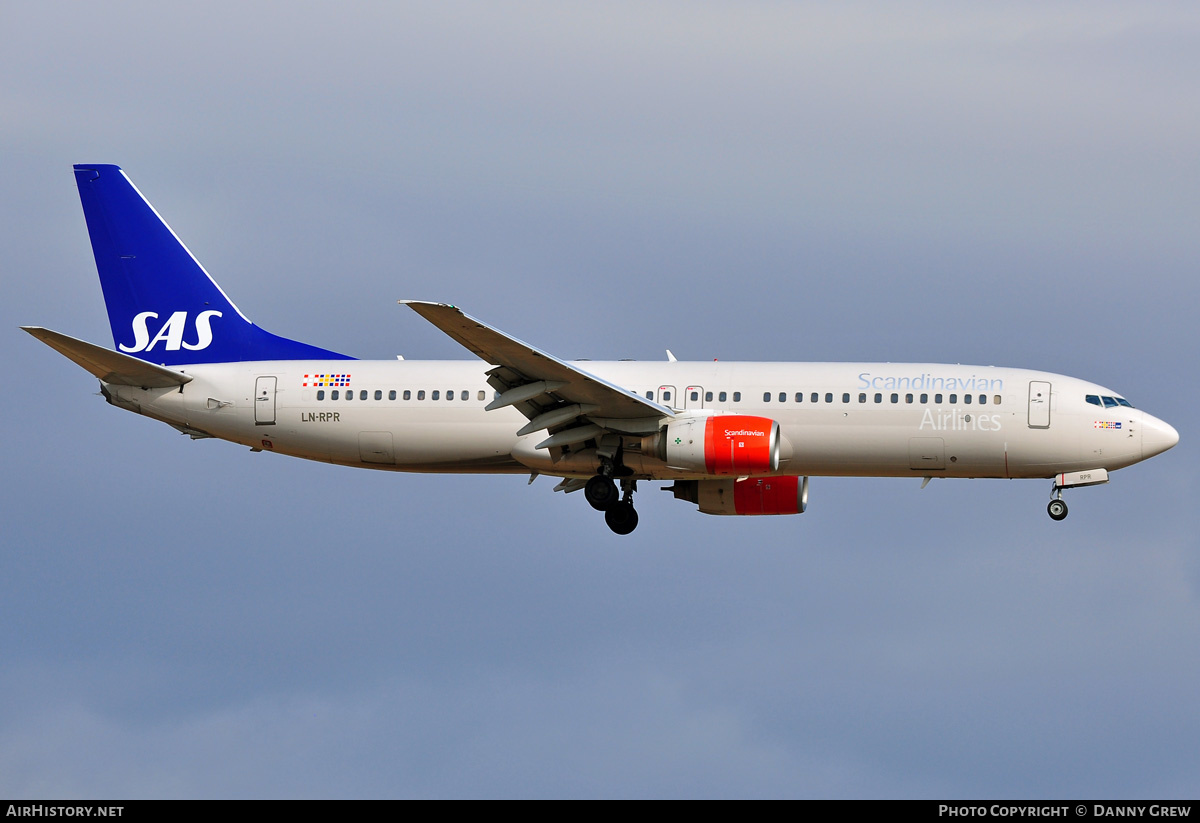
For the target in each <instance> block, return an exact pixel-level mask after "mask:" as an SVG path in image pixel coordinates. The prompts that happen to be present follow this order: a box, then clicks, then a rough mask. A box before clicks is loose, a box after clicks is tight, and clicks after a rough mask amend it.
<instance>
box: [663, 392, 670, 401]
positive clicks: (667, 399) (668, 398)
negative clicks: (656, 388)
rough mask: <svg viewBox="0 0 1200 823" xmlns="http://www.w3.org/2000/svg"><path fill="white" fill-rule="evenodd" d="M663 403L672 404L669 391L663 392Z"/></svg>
mask: <svg viewBox="0 0 1200 823" xmlns="http://www.w3.org/2000/svg"><path fill="white" fill-rule="evenodd" d="M663 402H664V403H670V402H671V393H670V392H669V391H665V392H663Z"/></svg>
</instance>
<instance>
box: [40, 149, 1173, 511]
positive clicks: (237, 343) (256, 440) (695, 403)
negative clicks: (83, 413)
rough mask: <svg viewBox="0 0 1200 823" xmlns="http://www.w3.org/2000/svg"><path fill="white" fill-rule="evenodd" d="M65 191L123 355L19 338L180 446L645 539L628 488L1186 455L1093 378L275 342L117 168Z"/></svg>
mask: <svg viewBox="0 0 1200 823" xmlns="http://www.w3.org/2000/svg"><path fill="white" fill-rule="evenodd" d="M74 169H75V179H76V184H77V186H78V189H79V196H80V199H81V201H82V204H83V212H84V217H85V219H86V222H87V227H88V233H89V235H90V237H91V243H92V250H93V253H94V255H95V258H96V268H97V270H98V272H99V275H100V282H101V286H102V290H103V293H104V301H105V306H106V308H107V310H108V317H109V324H110V326H111V329H112V334H113V342H114V345H115V346H116V350H115V351H114V350H112V349H107V348H104V347H102V346H97V345H94V344H92V343H87V342H85V341H83V340H79V339H76V338H74V337H70V336H68V335H65V334H62V333H59V332H56V331H51V330H49V329H46V328H43V327H40V326H22V328H23V329H24V330H25V331H27V332H29V333H30V334H31V335H33V336H34V337H36V338H38V339H39V340H41V341H42V342H44V343H46V344H47V345H48V346H50V347H51V348H53V349H55V350H56V351H58V352H60V353H61V354H63V355H65V356H66V357H68V358H69V359H71V360H72V361H74V362H75V363H77V364H78V365H80V366H82V367H83V368H84V369H86V370H87V371H89V372H90V373H91V374H93V375H94V376H95V377H97V378H99V380H100V391H101V394H102V395H103V396H104V398H105V400H107V401H108V402H109V403H110V404H112V405H114V406H117V407H118V408H122V409H126V410H129V411H132V412H136V413H138V414H141V415H144V416H146V417H150V418H153V419H155V420H161V421H163V422H164V423H167V424H168V425H170V426H172V427H173V428H175V429H177V430H178V431H180V432H182V433H183V434H186V435H189V436H191V437H192V438H194V439H202V438H219V439H222V440H229V441H232V442H234V443H239V444H241V445H244V446H248V447H250V449H251V451H255V452H263V451H267V452H276V453H278V454H286V455H291V456H294V457H301V458H305V459H309V460H320V461H324V462H328V463H335V464H340V465H345V466H354V467H358V468H367V469H381V470H386V471H406V472H444V473H480V474H518V473H520V474H529V475H530V478H529V482H530V483H532V482H533V480H534V479H535V478H536V477H537V476H539V475H542V474H544V475H548V476H552V477H556V478H558V479H559V482H558V484H557V485H556V486H555V487H554V490H555V491H562V492H566V493H571V492H575V491H579V490H582V491H583V493H584V498H585V499H586V500H587V502H588V504H589V505H590V506H591V507H592V508H593V509H596V510H597V511H600V512H603V513H604V519H605V522H606V524H607V525H608V527H609V528H610V529H611V530H612V531H613V532H615V533H617V534H629V533H630V532H632V531H633V530H634V529H635V528H636V527H637V524H638V514H637V511H636V510H635V508H634V506H633V495H634V492H635V491H636V490H637V484H638V481H639V480H641V481H662V482H669V483H670V484H671V485H670V486H667V487H665V488H664V489H663V490H664V491H670V492H672V493H673V495H674V497H675V498H677V499H681V500H684V501H689V502H691V503H693V504H695V505H696V506H697V508H698V509H699V511H701V512H703V513H705V514H712V515H783V514H799V513H802V512H804V511H805V509H806V508H807V505H808V487H809V478H810V477H814V476H817V477H819V476H854V477H913V478H916V477H920V478H922V488H923V487H924V486H925V485H926V484H928V483H929V482H930V480H931V479H932V478H934V477H969V478H974V477H991V478H1043V479H1052V485H1051V499H1050V502H1049V504H1048V505H1047V511H1048V513H1049V515H1050V517H1051V518H1052V519H1054V520H1062V519H1063V518H1065V517H1066V516H1067V505H1066V502H1065V501H1064V500H1063V499H1062V492H1063V490H1064V489H1068V488H1078V487H1085V486H1092V485H1097V484H1101V483H1106V482H1108V479H1109V473H1110V472H1112V471H1115V470H1117V469H1121V468H1124V467H1126V466H1130V465H1133V464H1134V463H1138V462H1140V461H1142V460H1146V459H1148V458H1150V457H1153V456H1154V455H1157V454H1160V453H1162V452H1164V451H1166V450H1167V449H1170V448H1171V447H1172V446H1174V445H1175V444H1176V443H1178V442H1179V434H1178V432H1176V430H1175V429H1174V428H1173V427H1171V426H1170V425H1169V424H1167V423H1165V422H1163V421H1162V420H1159V419H1157V418H1155V417H1153V416H1151V415H1150V414H1148V413H1146V412H1144V411H1142V410H1140V409H1136V408H1134V406H1133V405H1132V404H1131V403H1130V402H1129V401H1128V400H1126V399H1125V398H1124V397H1123V396H1122V395H1120V394H1118V393H1117V392H1115V391H1112V390H1110V389H1107V388H1104V387H1103V386H1099V385H1097V384H1094V383H1090V382H1087V381H1085V380H1080V379H1077V378H1074V377H1067V376H1064V375H1059V374H1052V373H1049V372H1042V371H1032V370H1027V369H1011V368H997V367H993V366H962V365H945V364H933V363H907V364H905V363H767V362H763V363H753V362H740V363H739V362H723V361H713V362H691V363H689V362H681V361H678V360H676V358H675V357H674V356H673V355H672V354H671V352H670V351H668V352H667V360H666V361H662V362H637V361H617V362H598V361H571V362H568V361H566V360H562V359H560V358H557V357H555V356H554V355H552V354H549V353H547V352H545V351H541V350H539V349H537V348H534V347H533V346H530V345H529V344H527V343H523V342H521V341H520V340H518V339H517V338H515V337H512V336H510V335H508V334H506V333H504V332H502V331H500V330H499V329H496V328H494V327H492V326H490V325H488V324H487V323H484V322H483V321H481V320H478V319H476V318H474V317H471V316H470V315H468V314H466V313H465V312H463V311H462V310H461V309H459V308H458V307H456V306H453V305H448V304H445V303H433V302H423V301H416V300H401V301H400V303H401V305H405V306H407V307H408V308H409V309H411V310H412V311H414V312H416V313H417V314H419V315H420V316H421V317H423V318H425V320H427V321H429V322H430V323H432V324H433V325H434V326H436V327H437V328H438V329H440V330H441V331H442V332H444V333H445V334H447V335H449V336H450V337H451V338H452V339H454V340H455V341H457V342H458V343H460V344H461V345H462V346H464V347H465V348H466V349H468V350H469V351H470V352H471V353H472V354H473V355H475V357H476V358H478V359H477V360H468V361H413V360H403V359H396V360H385V361H371V360H359V359H356V358H353V357H350V356H347V355H344V354H339V353H337V352H333V351H329V350H327V349H323V348H319V347H317V346H313V345H310V344H307V343H301V342H298V341H295V340H290V339H287V338H284V337H279V336H277V335H274V334H271V333H270V332H267V331H265V330H264V329H262V328H260V327H258V326H256V325H255V324H254V323H252V322H251V321H250V320H249V319H248V318H247V317H246V315H244V314H243V313H242V312H241V311H240V310H239V309H238V308H237V307H236V306H235V305H234V304H233V302H232V301H231V300H230V299H229V298H228V297H227V296H226V294H225V292H224V291H223V290H222V289H221V287H220V286H218V285H217V283H216V281H214V280H213V279H212V278H211V277H210V276H209V274H208V272H206V271H205V269H204V268H203V267H202V266H201V265H200V263H199V262H198V261H197V260H196V259H195V257H194V256H193V255H192V253H191V252H190V251H189V250H188V249H187V247H186V246H185V245H184V244H183V242H182V241H181V240H180V239H179V238H178V237H177V236H176V234H175V233H174V232H173V231H172V230H171V228H170V227H169V226H168V225H167V223H166V221H164V220H163V219H162V217H161V216H159V214H158V212H157V211H156V210H155V209H154V207H153V206H152V205H150V203H149V201H148V200H146V198H145V197H144V196H143V195H142V194H141V192H140V191H138V189H137V187H136V186H134V184H133V182H132V181H131V180H130V179H129V178H128V177H127V176H126V174H125V172H124V171H122V169H121V168H120V167H118V166H114V165H101V164H85V165H76V166H75V167H74Z"/></svg>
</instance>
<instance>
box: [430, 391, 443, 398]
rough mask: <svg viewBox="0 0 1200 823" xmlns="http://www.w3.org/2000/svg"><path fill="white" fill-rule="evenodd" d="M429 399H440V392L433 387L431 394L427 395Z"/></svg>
mask: <svg viewBox="0 0 1200 823" xmlns="http://www.w3.org/2000/svg"><path fill="white" fill-rule="evenodd" d="M429 399H430V400H441V399H442V393H441V392H440V391H438V390H437V389H434V390H433V394H431V395H429Z"/></svg>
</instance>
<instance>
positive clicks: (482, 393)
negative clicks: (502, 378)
mask: <svg viewBox="0 0 1200 823" xmlns="http://www.w3.org/2000/svg"><path fill="white" fill-rule="evenodd" d="M477 396H478V398H479V399H480V400H484V399H485V398H487V392H485V391H484V390H483V389H480V390H479V394H478V395H477Z"/></svg>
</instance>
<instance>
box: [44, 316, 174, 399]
mask: <svg viewBox="0 0 1200 823" xmlns="http://www.w3.org/2000/svg"><path fill="white" fill-rule="evenodd" d="M21 328H22V329H24V330H25V331H27V332H29V333H30V334H32V335H33V336H34V337H36V338H37V339H38V340H41V341H42V342H43V343H45V344H46V345H47V346H49V347H50V348H52V349H54V350H55V351H56V352H58V353H59V354H61V355H63V356H64V357H66V358H68V359H70V360H73V361H75V362H76V363H78V364H79V365H80V366H83V367H84V368H85V369H87V370H88V371H89V372H91V373H92V374H94V375H96V377H98V378H100V379H101V380H102V381H103V382H105V383H115V384H117V385H120V386H140V387H142V388H147V389H162V388H166V387H168V386H182V385H183V384H184V383H188V382H191V380H192V377H191V375H188V374H184V373H183V372H178V371H175V370H174V369H168V368H166V367H165V366H156V365H155V364H153V363H147V362H146V361H145V360H139V359H138V358H136V357H130V356H129V355H128V354H121V353H120V352H116V351H113V350H112V349H106V348H104V347H103V346H97V345H95V344H93V343H86V342H84V341H83V340H79V339H78V338H75V337H71V336H69V335H66V334H60V333H59V332H56V331H51V330H50V329H44V328H42V327H41V326H22V327H21Z"/></svg>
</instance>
